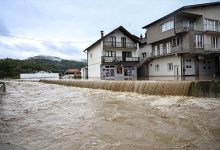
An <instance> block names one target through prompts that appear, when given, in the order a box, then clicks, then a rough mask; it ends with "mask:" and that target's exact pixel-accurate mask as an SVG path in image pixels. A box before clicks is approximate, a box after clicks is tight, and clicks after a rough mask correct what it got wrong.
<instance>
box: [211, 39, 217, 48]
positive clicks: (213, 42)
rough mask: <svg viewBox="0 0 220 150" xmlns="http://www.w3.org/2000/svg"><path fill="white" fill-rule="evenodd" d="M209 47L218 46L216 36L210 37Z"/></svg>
mask: <svg viewBox="0 0 220 150" xmlns="http://www.w3.org/2000/svg"><path fill="white" fill-rule="evenodd" d="M211 48H219V38H218V37H217V36H212V37H211Z"/></svg>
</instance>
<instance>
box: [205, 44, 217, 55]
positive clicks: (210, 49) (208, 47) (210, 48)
mask: <svg viewBox="0 0 220 150" xmlns="http://www.w3.org/2000/svg"><path fill="white" fill-rule="evenodd" d="M204 52H205V53H220V45H216V46H213V45H211V44H205V45H204Z"/></svg>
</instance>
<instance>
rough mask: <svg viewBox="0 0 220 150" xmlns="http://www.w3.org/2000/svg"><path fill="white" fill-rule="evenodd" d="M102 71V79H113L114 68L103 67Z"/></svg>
mask: <svg viewBox="0 0 220 150" xmlns="http://www.w3.org/2000/svg"><path fill="white" fill-rule="evenodd" d="M103 71H104V74H103V75H104V77H114V76H115V71H114V66H104V67H103Z"/></svg>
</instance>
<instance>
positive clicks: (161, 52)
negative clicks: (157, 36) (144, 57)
mask: <svg viewBox="0 0 220 150" xmlns="http://www.w3.org/2000/svg"><path fill="white" fill-rule="evenodd" d="M160 55H163V44H160Z"/></svg>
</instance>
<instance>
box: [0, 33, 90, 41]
mask: <svg viewBox="0 0 220 150" xmlns="http://www.w3.org/2000/svg"><path fill="white" fill-rule="evenodd" d="M0 36H6V37H11V38H16V39H22V40H30V41H37V42H51V43H91V42H94V41H75V42H66V41H51V40H41V39H33V38H26V37H19V36H15V35H9V34H2V33H0Z"/></svg>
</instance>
